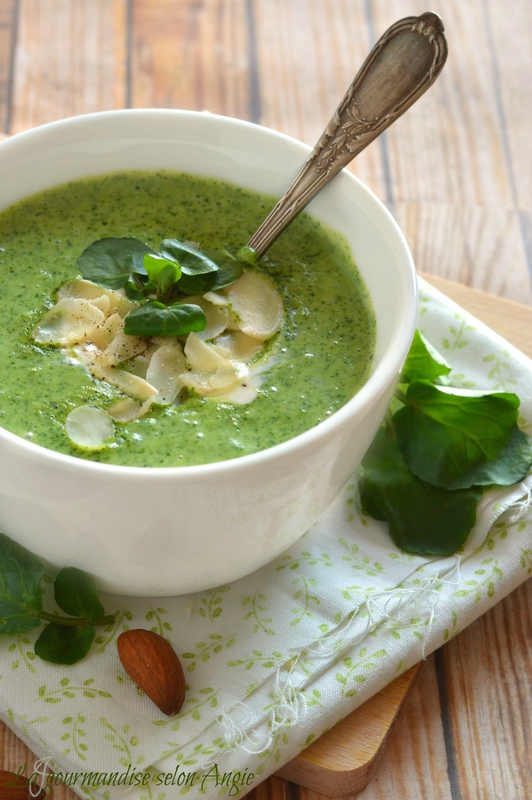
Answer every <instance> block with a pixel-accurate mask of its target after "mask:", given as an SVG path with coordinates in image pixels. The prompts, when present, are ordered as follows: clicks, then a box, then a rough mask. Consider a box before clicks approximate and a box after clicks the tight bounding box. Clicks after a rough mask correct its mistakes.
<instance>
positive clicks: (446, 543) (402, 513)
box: [359, 428, 482, 556]
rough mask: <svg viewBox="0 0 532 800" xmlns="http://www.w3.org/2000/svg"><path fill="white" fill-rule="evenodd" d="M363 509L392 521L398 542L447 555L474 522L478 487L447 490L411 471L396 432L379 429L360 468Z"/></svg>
mask: <svg viewBox="0 0 532 800" xmlns="http://www.w3.org/2000/svg"><path fill="white" fill-rule="evenodd" d="M359 472H360V477H359V490H360V500H361V503H362V507H363V508H364V509H365V511H367V512H368V514H370V515H371V516H372V517H374V518H375V519H378V520H383V521H386V522H387V523H388V528H389V532H390V536H391V538H392V540H393V542H394V544H395V545H396V546H397V547H399V548H401V549H402V550H405V551H406V552H408V553H416V554H418V555H423V556H429V555H435V556H449V555H452V554H453V553H456V551H457V550H458V549H459V548H460V547H461V546H462V545H463V544H464V542H465V540H466V539H467V537H468V535H469V532H470V530H471V528H472V527H473V525H474V524H475V520H476V508H477V503H478V501H479V499H480V497H481V496H482V490H481V489H479V488H472V489H460V490H458V491H453V492H449V491H447V490H446V489H437V488H435V487H434V486H431V485H430V484H428V483H425V482H424V481H421V480H420V479H419V478H416V477H415V476H414V475H412V473H411V472H410V471H409V469H408V467H407V465H406V463H405V460H404V458H403V455H402V453H401V450H400V448H399V444H398V442H397V438H396V436H395V434H394V432H393V431H389V430H388V429H386V428H381V429H380V430H379V432H378V433H377V436H376V438H375V440H374V441H373V443H372V445H371V447H370V449H369V450H368V452H367V454H366V456H365V457H364V459H363V461H362V464H361V467H360V470H359Z"/></svg>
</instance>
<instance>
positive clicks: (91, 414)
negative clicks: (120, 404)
mask: <svg viewBox="0 0 532 800" xmlns="http://www.w3.org/2000/svg"><path fill="white" fill-rule="evenodd" d="M65 429H66V432H67V435H68V438H69V439H70V441H71V442H73V443H74V444H75V445H77V446H78V447H83V448H85V449H86V450H100V449H101V448H102V447H105V445H106V443H107V442H108V441H109V439H111V438H112V437H113V436H114V427H113V422H112V420H111V417H110V416H109V414H108V413H107V411H103V409H101V408H94V407H92V406H78V407H77V408H75V409H73V411H71V412H70V414H69V415H68V416H67V418H66V420H65Z"/></svg>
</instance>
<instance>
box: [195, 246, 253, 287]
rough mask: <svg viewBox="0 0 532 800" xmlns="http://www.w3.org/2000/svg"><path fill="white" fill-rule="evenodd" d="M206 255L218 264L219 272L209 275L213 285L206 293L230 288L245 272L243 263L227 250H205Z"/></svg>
mask: <svg viewBox="0 0 532 800" xmlns="http://www.w3.org/2000/svg"><path fill="white" fill-rule="evenodd" d="M253 252H255V251H253ZM204 253H205V255H206V256H208V257H209V258H210V259H211V260H212V261H214V262H215V263H216V264H218V271H217V272H214V273H210V274H209V275H208V277H209V278H210V279H211V284H210V287H209V289H207V290H206V291H209V292H215V291H216V290H217V289H223V288H224V286H230V284H232V283H234V282H235V281H237V280H238V279H239V278H240V277H241V275H242V273H243V272H244V268H243V266H242V262H241V261H237V259H236V258H234V257H233V256H232V255H231V253H230V252H229V251H228V250H226V249H225V248H223V249H221V250H205V251H204ZM206 277H207V276H206ZM187 294H188V292H187Z"/></svg>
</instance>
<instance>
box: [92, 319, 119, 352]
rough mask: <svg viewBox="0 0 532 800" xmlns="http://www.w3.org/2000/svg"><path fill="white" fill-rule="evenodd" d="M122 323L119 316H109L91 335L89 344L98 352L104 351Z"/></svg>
mask: <svg viewBox="0 0 532 800" xmlns="http://www.w3.org/2000/svg"><path fill="white" fill-rule="evenodd" d="M121 326H122V327H123V321H122V318H121V316H120V314H111V316H110V317H107V319H106V320H105V322H104V323H103V324H102V325H98V326H97V327H96V328H95V329H94V330H93V331H92V333H91V337H90V339H91V342H92V343H93V344H95V345H96V347H98V348H99V349H100V350H105V348H106V347H108V346H109V345H110V344H111V342H112V341H113V339H114V338H115V336H116V333H117V331H118V329H119V328H120V327H121Z"/></svg>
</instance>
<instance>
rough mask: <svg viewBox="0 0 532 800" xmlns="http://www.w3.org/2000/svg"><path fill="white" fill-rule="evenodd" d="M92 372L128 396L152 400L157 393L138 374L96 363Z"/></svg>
mask: <svg viewBox="0 0 532 800" xmlns="http://www.w3.org/2000/svg"><path fill="white" fill-rule="evenodd" d="M89 371H92V370H89ZM92 374H93V375H94V376H95V377H96V378H99V379H100V380H102V381H107V383H110V384H111V386H115V387H116V388H117V389H120V391H121V392H124V394H127V395H128V396H129V397H135V398H137V399H138V400H150V399H152V400H153V399H155V397H157V394H158V392H157V389H156V388H155V387H154V386H152V385H151V384H149V383H148V381H145V380H144V378H139V376H138V375H133V374H132V373H131V372H126V371H125V370H123V369H117V368H116V367H100V366H98V365H96V366H95V367H94V371H93V372H92Z"/></svg>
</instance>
